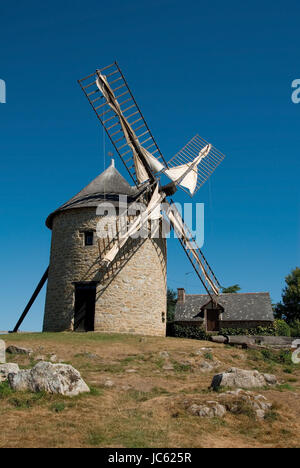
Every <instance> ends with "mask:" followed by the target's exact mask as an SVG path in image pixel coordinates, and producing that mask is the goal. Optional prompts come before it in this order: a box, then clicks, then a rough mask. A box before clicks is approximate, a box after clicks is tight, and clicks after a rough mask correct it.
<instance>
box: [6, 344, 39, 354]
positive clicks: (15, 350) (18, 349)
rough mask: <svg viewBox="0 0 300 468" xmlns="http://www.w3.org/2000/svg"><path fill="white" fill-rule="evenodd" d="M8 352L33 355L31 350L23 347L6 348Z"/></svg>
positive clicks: (12, 346)
mask: <svg viewBox="0 0 300 468" xmlns="http://www.w3.org/2000/svg"><path fill="white" fill-rule="evenodd" d="M6 352H7V353H9V354H27V355H29V356H30V355H31V354H32V353H33V351H32V349H30V348H22V347H21V346H16V345H11V346H8V348H6Z"/></svg>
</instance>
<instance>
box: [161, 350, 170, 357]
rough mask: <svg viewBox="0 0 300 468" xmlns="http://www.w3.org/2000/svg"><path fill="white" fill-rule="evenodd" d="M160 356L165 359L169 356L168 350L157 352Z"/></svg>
mask: <svg viewBox="0 0 300 468" xmlns="http://www.w3.org/2000/svg"><path fill="white" fill-rule="evenodd" d="M159 355H160V357H162V358H164V359H167V358H168V357H169V353H168V351H161V352H160V353H159Z"/></svg>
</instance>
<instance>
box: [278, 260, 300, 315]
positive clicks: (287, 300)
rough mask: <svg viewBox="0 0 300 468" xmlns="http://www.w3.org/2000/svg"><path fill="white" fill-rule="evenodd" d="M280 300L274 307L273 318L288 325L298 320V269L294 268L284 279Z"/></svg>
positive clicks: (299, 285) (299, 272)
mask: <svg viewBox="0 0 300 468" xmlns="http://www.w3.org/2000/svg"><path fill="white" fill-rule="evenodd" d="M285 282H286V286H285V288H284V289H283V291H282V300H281V302H279V303H278V304H276V306H275V308H274V309H275V310H274V312H275V316H276V317H277V318H279V319H284V320H286V321H287V322H288V323H289V324H290V323H293V322H295V321H296V320H300V268H298V267H297V268H295V269H294V270H292V272H291V273H290V274H289V275H288V276H286V278H285Z"/></svg>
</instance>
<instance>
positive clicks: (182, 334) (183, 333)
mask: <svg viewBox="0 0 300 468" xmlns="http://www.w3.org/2000/svg"><path fill="white" fill-rule="evenodd" d="M167 334H168V336H174V337H176V338H191V339H193V340H208V339H209V335H208V334H207V333H206V332H205V330H204V329H203V328H202V327H201V326H193V325H189V326H188V325H187V326H185V325H177V324H174V323H172V324H169V326H168V328H167Z"/></svg>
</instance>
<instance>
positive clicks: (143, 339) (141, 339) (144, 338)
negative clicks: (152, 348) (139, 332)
mask: <svg viewBox="0 0 300 468" xmlns="http://www.w3.org/2000/svg"><path fill="white" fill-rule="evenodd" d="M139 342H140V343H147V338H146V337H145V336H142V337H141V338H140V339H139Z"/></svg>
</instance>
